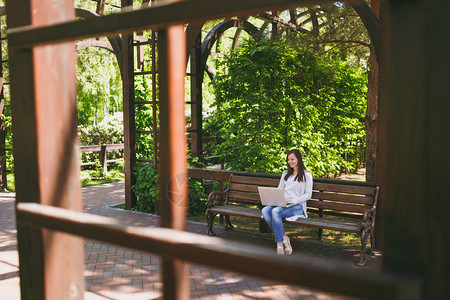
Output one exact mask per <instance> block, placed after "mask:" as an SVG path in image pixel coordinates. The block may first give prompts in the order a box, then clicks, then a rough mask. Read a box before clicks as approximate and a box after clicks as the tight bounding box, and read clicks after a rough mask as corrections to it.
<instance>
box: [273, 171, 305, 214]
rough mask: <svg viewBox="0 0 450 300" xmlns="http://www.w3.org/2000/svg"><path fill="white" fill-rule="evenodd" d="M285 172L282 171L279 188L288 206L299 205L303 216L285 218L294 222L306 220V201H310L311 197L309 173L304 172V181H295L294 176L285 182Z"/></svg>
mask: <svg viewBox="0 0 450 300" xmlns="http://www.w3.org/2000/svg"><path fill="white" fill-rule="evenodd" d="M286 173H287V170H285V171H283V173H282V174H281V179H280V183H279V184H278V187H279V188H282V189H283V190H284V197H285V198H286V200H287V202H288V203H289V205H294V204H301V205H302V207H303V215H296V216H293V217H289V218H286V219H287V220H289V221H295V220H297V219H298V218H307V217H308V215H307V213H306V201H308V200H309V199H311V196H312V186H313V178H312V175H311V173H310V172H308V171H306V170H305V179H306V180H304V181H300V182H299V181H296V180H295V176H290V177H289V178H288V179H287V180H284V176H286Z"/></svg>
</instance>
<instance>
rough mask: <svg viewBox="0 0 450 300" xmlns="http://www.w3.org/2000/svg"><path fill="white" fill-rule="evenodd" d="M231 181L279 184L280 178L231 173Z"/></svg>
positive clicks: (269, 184)
mask: <svg viewBox="0 0 450 300" xmlns="http://www.w3.org/2000/svg"><path fill="white" fill-rule="evenodd" d="M230 180H231V182H235V183H245V184H251V185H256V186H278V182H279V181H280V180H279V179H275V178H263V177H250V176H240V175H231V176H230Z"/></svg>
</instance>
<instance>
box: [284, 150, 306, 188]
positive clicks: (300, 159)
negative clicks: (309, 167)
mask: <svg viewBox="0 0 450 300" xmlns="http://www.w3.org/2000/svg"><path fill="white" fill-rule="evenodd" d="M290 154H294V155H295V157H297V159H298V163H297V165H298V173H297V176H295V179H294V180H297V181H303V180H305V179H306V177H305V171H306V168H305V165H304V164H303V156H302V154H301V153H300V151H299V150H298V149H291V150H289V152H288V153H287V154H286V165H287V173H286V176H284V180H288V178H289V177H291V176H292V175H293V174H294V168H291V166H290V165H289V164H288V163H287V161H288V156H289V155H290Z"/></svg>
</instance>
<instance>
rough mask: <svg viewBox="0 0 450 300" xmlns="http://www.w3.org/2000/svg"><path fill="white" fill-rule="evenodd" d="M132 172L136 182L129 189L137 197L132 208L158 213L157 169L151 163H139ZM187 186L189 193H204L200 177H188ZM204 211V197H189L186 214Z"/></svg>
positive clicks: (202, 212)
mask: <svg viewBox="0 0 450 300" xmlns="http://www.w3.org/2000/svg"><path fill="white" fill-rule="evenodd" d="M133 174H134V176H135V177H136V184H135V185H133V186H132V187H131V190H132V191H133V193H134V194H135V195H136V197H137V198H138V200H137V202H136V206H135V207H133V210H136V211H140V212H146V213H158V201H159V189H158V187H159V185H158V179H159V175H158V171H157V170H155V169H154V168H153V166H152V165H151V164H145V163H139V164H137V165H136V167H135V168H134V172H133ZM188 186H189V195H194V194H196V195H202V194H204V188H203V184H202V181H201V180H200V179H189V181H188ZM204 213H205V199H200V198H194V197H189V208H188V214H189V215H199V214H204Z"/></svg>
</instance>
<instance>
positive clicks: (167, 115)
mask: <svg viewBox="0 0 450 300" xmlns="http://www.w3.org/2000/svg"><path fill="white" fill-rule="evenodd" d="M158 45H159V59H158V70H159V74H160V76H159V89H160V92H159V95H160V114H159V116H160V124H161V127H160V128H161V129H160V132H161V134H160V140H159V141H160V142H159V143H160V155H159V199H160V200H159V201H160V213H161V226H162V227H168V228H173V229H177V230H185V228H186V215H187V207H188V186H187V175H188V173H187V158H186V157H187V153H186V149H187V143H186V133H185V132H186V129H185V128H186V117H185V114H184V109H185V101H184V80H185V73H186V56H185V55H186V50H185V49H186V35H185V33H184V26H183V25H176V26H170V27H168V28H166V29H163V30H160V31H158ZM161 269H162V272H163V279H164V297H165V298H166V299H180V300H181V299H188V298H189V281H188V264H187V263H185V262H183V261H181V260H178V259H169V258H166V257H163V258H162V268H161Z"/></svg>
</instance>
